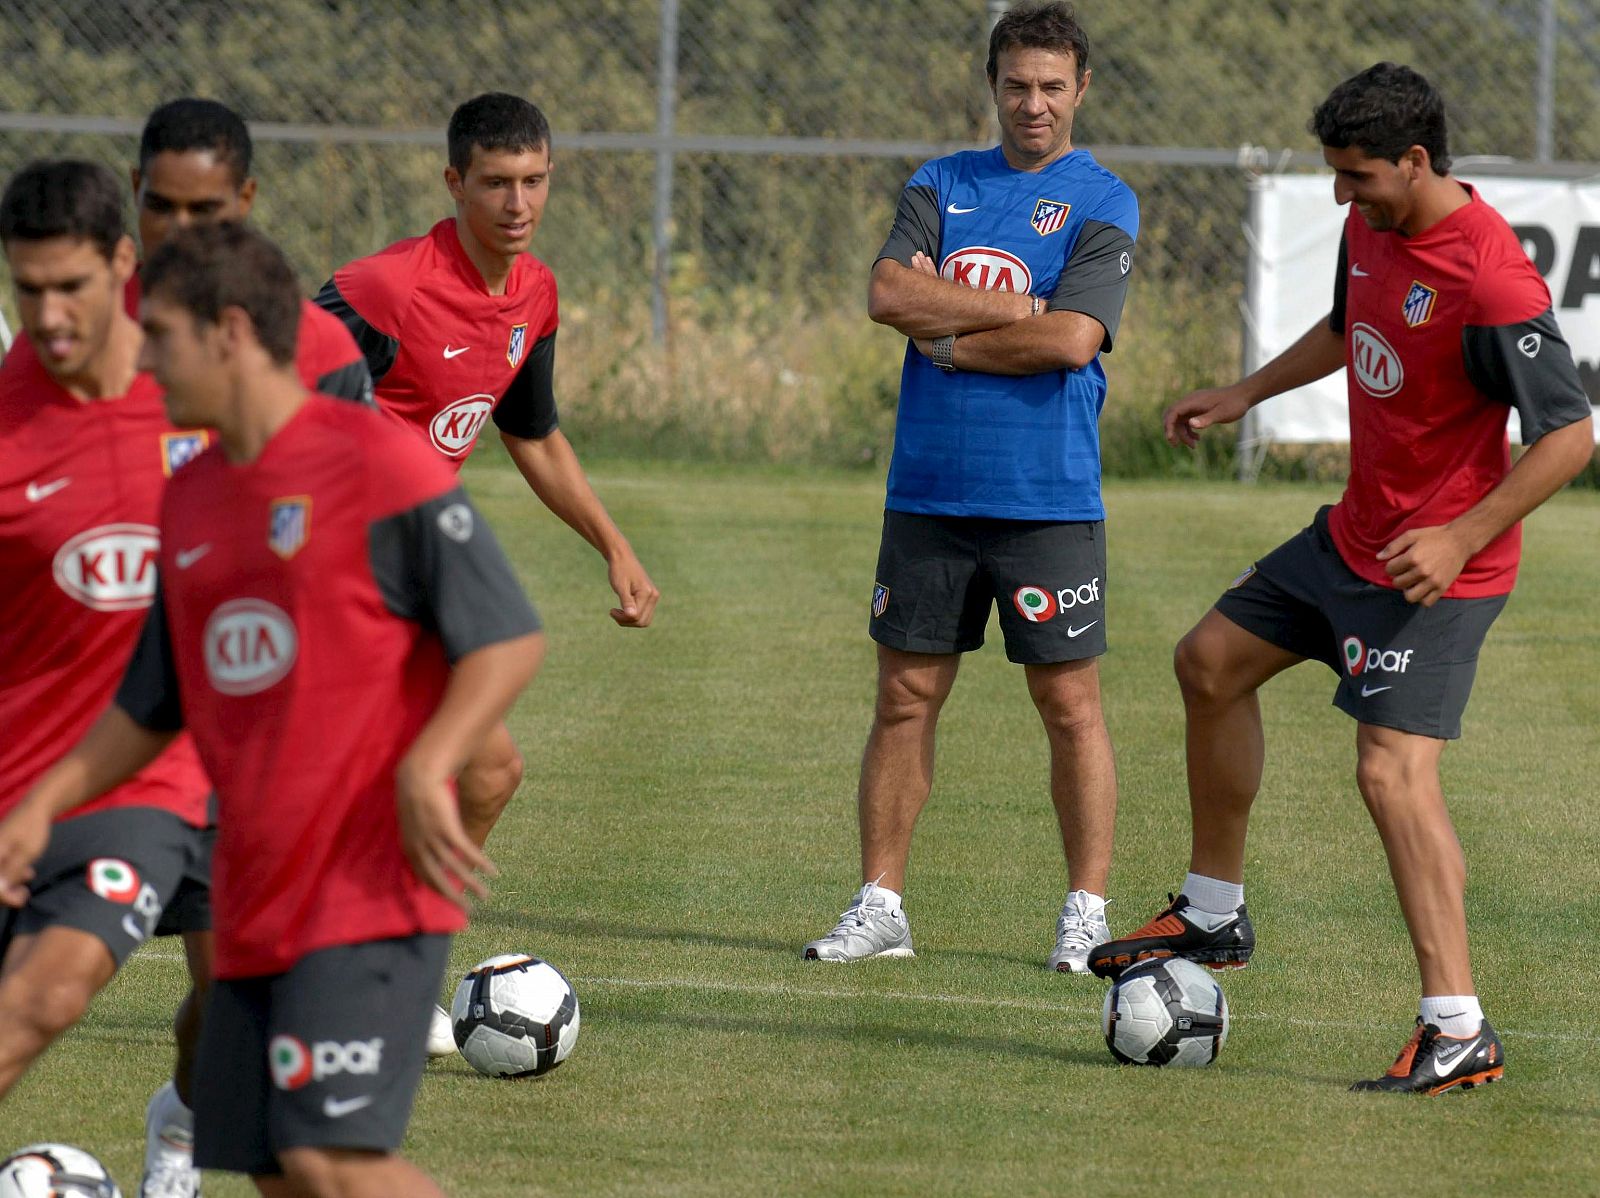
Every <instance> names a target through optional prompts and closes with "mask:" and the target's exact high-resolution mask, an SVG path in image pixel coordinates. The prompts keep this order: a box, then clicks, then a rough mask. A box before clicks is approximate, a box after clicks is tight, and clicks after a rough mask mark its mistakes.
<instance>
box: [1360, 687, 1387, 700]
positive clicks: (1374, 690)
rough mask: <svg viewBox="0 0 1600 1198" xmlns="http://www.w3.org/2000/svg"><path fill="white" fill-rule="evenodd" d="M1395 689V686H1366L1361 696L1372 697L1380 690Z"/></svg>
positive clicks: (1364, 697)
mask: <svg viewBox="0 0 1600 1198" xmlns="http://www.w3.org/2000/svg"><path fill="white" fill-rule="evenodd" d="M1393 689H1394V687H1392V686H1364V687H1362V688H1361V697H1362V698H1363V699H1370V698H1372V696H1373V695H1376V694H1378V693H1379V692H1380V691H1392V690H1393Z"/></svg>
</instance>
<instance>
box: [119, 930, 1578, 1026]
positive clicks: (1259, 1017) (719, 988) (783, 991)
mask: <svg viewBox="0 0 1600 1198" xmlns="http://www.w3.org/2000/svg"><path fill="white" fill-rule="evenodd" d="M132 960H135V961H138V960H145V961H175V962H178V961H182V960H183V955H182V954H181V953H163V952H156V951H145V952H142V953H138V954H136V955H135V956H134V957H133V958H132ZM816 968H825V966H824V967H816ZM570 976H571V978H572V980H573V981H574V982H575V983H581V984H583V985H585V986H616V987H619V988H622V989H629V990H709V991H712V992H715V993H719V994H749V995H759V996H762V997H769V998H789V999H829V1000H840V1001H853V1000H854V1001H859V1000H861V999H868V1000H878V1001H886V1002H906V1003H937V1004H942V1005H945V1006H957V1007H982V1008H988V1009H994V1008H1004V1009H1006V1010H1014V1011H1037V1012H1039V1013H1040V1014H1042V1015H1070V1016H1074V1017H1078V1018H1082V1017H1085V1016H1089V1015H1096V1016H1098V1015H1099V1013H1100V1004H1099V1003H1098V1002H1096V1003H1094V1004H1092V1005H1085V1004H1082V1003H1055V1002H1046V1001H1043V1000H1040V999H1032V998H982V997H978V996H975V995H970V994H919V993H915V992H912V991H907V990H876V991H873V990H868V991H862V990H833V989H828V988H826V987H818V986H786V985H782V984H781V983H764V984H762V983H752V982H719V981H706V980H704V979H700V978H610V977H599V976H596V975H593V974H588V975H586V974H576V973H575V974H572V975H570ZM1069 984H1070V983H1069ZM1230 1019H1231V1020H1232V1021H1233V1022H1235V1023H1241V1022H1242V1023H1281V1024H1284V1025H1286V1026H1289V1027H1303V1028H1311V1029H1316V1028H1333V1029H1335V1030H1339V1031H1361V1032H1371V1031H1385V1030H1392V1026H1393V1025H1391V1024H1385V1023H1362V1022H1354V1021H1339V1020H1332V1019H1307V1018H1305V1017H1304V1016H1301V1015H1275V1014H1273V1013H1272V1012H1270V1011H1251V1012H1249V1013H1240V1012H1235V1013H1233V1014H1231V1015H1230ZM1498 1030H1499V1032H1500V1034H1501V1035H1502V1036H1507V1037H1510V1038H1512V1039H1515V1040H1555V1041H1561V1042H1563V1043H1573V1044H1596V1045H1600V1035H1583V1034H1582V1033H1577V1032H1544V1031H1518V1030H1516V1029H1514V1028H1500V1029H1498Z"/></svg>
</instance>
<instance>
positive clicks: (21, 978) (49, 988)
mask: <svg viewBox="0 0 1600 1198" xmlns="http://www.w3.org/2000/svg"><path fill="white" fill-rule="evenodd" d="M95 990H96V987H95V985H94V983H93V982H92V981H90V980H89V979H86V978H82V977H75V976H62V977H48V978H39V977H30V976H27V975H26V974H21V975H18V974H13V975H12V976H11V977H8V978H6V979H5V980H4V981H3V982H0V1023H4V1024H6V1025H8V1026H10V1027H14V1028H19V1029H22V1030H24V1031H26V1032H29V1033H31V1037H30V1038H33V1039H37V1040H40V1041H42V1042H43V1043H45V1044H48V1043H50V1041H52V1040H54V1039H55V1038H56V1037H57V1036H59V1035H60V1034H61V1033H62V1032H64V1031H66V1030H67V1029H68V1028H70V1027H71V1026H72V1025H73V1024H75V1023H77V1022H78V1020H80V1019H82V1018H83V1013H84V1012H85V1011H87V1010H88V1009H89V1003H90V1001H91V1000H92V999H93V998H94V996H95Z"/></svg>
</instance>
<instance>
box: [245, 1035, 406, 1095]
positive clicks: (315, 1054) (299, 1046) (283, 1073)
mask: <svg viewBox="0 0 1600 1198" xmlns="http://www.w3.org/2000/svg"><path fill="white" fill-rule="evenodd" d="M267 1064H268V1065H269V1067H270V1068H271V1069H272V1084H273V1085H275V1086H277V1087H278V1089H280V1090H298V1089H299V1088H300V1087H301V1086H304V1085H306V1084H307V1083H308V1082H313V1081H318V1082H320V1081H321V1080H322V1079H323V1078H325V1077H332V1076H333V1075H334V1074H335V1073H355V1074H365V1075H369V1076H370V1075H372V1074H375V1073H377V1072H378V1070H379V1069H380V1068H381V1067H382V1066H383V1039H382V1038H381V1037H380V1038H378V1039H376V1040H351V1041H349V1042H347V1043H344V1044H341V1043H339V1042H338V1041H337V1040H318V1041H317V1042H316V1043H315V1044H313V1045H312V1046H311V1047H310V1048H307V1047H306V1046H305V1043H304V1042H303V1041H301V1040H298V1039H296V1038H295V1037H294V1036H290V1035H285V1034H283V1033H280V1034H278V1035H276V1036H274V1037H272V1041H271V1043H269V1044H268V1045H267Z"/></svg>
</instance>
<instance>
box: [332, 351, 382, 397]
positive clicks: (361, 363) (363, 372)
mask: <svg viewBox="0 0 1600 1198" xmlns="http://www.w3.org/2000/svg"><path fill="white" fill-rule="evenodd" d="M317 390H318V391H319V392H321V393H322V394H323V395H331V396H333V397H334V398H335V399H347V400H349V401H350V402H351V403H358V404H360V405H361V406H362V407H366V408H375V407H377V406H378V403H377V400H375V399H373V398H372V371H370V370H368V369H367V362H366V359H365V358H357V359H356V360H355V361H353V362H347V363H345V364H344V365H343V366H340V367H338V368H336V369H334V370H330V371H328V373H327V374H325V375H323V376H322V377H321V378H320V379H318V380H317Z"/></svg>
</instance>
